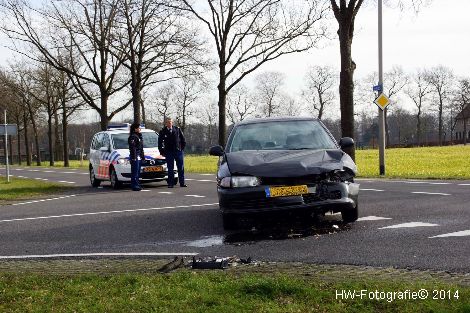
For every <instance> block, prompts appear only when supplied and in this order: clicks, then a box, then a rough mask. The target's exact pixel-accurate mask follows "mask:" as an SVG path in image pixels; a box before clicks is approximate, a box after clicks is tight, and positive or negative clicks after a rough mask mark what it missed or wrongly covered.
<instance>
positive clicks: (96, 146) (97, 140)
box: [92, 133, 103, 150]
mask: <svg viewBox="0 0 470 313" xmlns="http://www.w3.org/2000/svg"><path fill="white" fill-rule="evenodd" d="M102 136H103V134H102V133H98V134H96V135H95V138H94V139H93V143H92V149H93V150H98V149H99V148H100V147H101V138H102Z"/></svg>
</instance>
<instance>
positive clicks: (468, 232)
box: [429, 230, 470, 238]
mask: <svg viewBox="0 0 470 313" xmlns="http://www.w3.org/2000/svg"><path fill="white" fill-rule="evenodd" d="M464 236H470V230H462V231H458V232H455V233H448V234H442V235H437V236H432V237H429V238H444V237H464Z"/></svg>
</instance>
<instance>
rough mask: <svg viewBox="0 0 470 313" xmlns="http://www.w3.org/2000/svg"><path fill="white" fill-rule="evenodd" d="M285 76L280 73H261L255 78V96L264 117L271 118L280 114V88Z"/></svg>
mask: <svg viewBox="0 0 470 313" xmlns="http://www.w3.org/2000/svg"><path fill="white" fill-rule="evenodd" d="M284 80H285V74H284V73H281V72H272V71H271V72H263V73H261V74H259V75H258V76H256V91H255V92H256V95H257V99H258V104H259V106H260V109H261V110H262V112H263V115H264V116H267V117H271V116H273V115H276V114H279V113H280V111H279V110H280V107H281V104H282V103H281V91H282V90H281V88H282V86H283V85H284Z"/></svg>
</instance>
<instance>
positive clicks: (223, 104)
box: [217, 65, 227, 147]
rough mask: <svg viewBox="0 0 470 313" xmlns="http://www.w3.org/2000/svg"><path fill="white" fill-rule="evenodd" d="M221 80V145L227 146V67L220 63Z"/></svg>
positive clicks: (218, 87)
mask: <svg viewBox="0 0 470 313" xmlns="http://www.w3.org/2000/svg"><path fill="white" fill-rule="evenodd" d="M219 71H220V76H219V77H220V81H219V85H218V86H217V89H219V103H218V105H219V145H221V146H222V147H225V143H226V142H225V137H226V136H227V131H226V129H225V111H226V110H225V109H226V106H227V91H226V90H225V67H224V65H219Z"/></svg>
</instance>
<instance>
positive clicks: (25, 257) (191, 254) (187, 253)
mask: <svg viewBox="0 0 470 313" xmlns="http://www.w3.org/2000/svg"><path fill="white" fill-rule="evenodd" d="M195 255H198V253H193V252H131V253H125V252H123V253H78V254H75V253H74V254H44V255H2V256H0V259H2V260H6V259H38V258H41V259H47V258H70V257H78V258H80V257H89V256H195Z"/></svg>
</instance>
